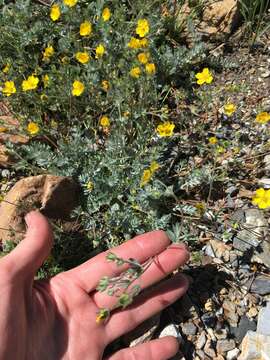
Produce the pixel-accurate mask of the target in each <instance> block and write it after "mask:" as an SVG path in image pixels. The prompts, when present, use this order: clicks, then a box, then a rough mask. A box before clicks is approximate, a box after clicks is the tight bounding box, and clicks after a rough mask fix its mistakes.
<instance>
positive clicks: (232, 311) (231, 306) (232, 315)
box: [223, 300, 239, 327]
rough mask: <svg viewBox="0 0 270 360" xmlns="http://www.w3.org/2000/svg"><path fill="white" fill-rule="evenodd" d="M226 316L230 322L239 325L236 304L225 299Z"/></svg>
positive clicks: (235, 325)
mask: <svg viewBox="0 0 270 360" xmlns="http://www.w3.org/2000/svg"><path fill="white" fill-rule="evenodd" d="M223 309H224V316H225V319H226V320H227V321H228V323H229V324H230V325H231V326H233V327H237V324H238V320H239V316H238V314H237V312H236V304H235V303H234V302H232V301H230V300H225V301H224V302H223Z"/></svg>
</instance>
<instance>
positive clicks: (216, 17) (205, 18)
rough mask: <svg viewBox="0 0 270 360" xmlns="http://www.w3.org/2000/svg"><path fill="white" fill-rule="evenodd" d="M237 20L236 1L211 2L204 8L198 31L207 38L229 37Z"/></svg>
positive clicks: (237, 5) (237, 4)
mask: <svg viewBox="0 0 270 360" xmlns="http://www.w3.org/2000/svg"><path fill="white" fill-rule="evenodd" d="M238 19H239V1H238V0H218V1H211V2H209V4H208V5H206V6H205V9H204V11H203V15H202V22H201V24H200V25H199V31H200V32H201V33H202V34H204V35H207V36H211V35H218V36H220V35H229V34H231V33H232V31H233V29H234V28H235V26H236V24H237V22H238Z"/></svg>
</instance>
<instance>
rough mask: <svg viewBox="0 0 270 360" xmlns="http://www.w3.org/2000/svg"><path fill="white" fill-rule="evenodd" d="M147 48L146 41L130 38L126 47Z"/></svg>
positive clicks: (144, 39)
mask: <svg viewBox="0 0 270 360" xmlns="http://www.w3.org/2000/svg"><path fill="white" fill-rule="evenodd" d="M147 46H148V39H146V38H143V39H136V38H135V37H132V38H131V39H130V41H129V43H128V47H129V48H131V49H143V48H147Z"/></svg>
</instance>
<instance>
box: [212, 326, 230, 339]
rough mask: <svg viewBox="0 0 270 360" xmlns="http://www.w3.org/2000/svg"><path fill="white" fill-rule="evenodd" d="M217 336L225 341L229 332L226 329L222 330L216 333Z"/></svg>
mask: <svg viewBox="0 0 270 360" xmlns="http://www.w3.org/2000/svg"><path fill="white" fill-rule="evenodd" d="M215 335H216V338H217V339H218V340H224V339H226V338H227V337H228V332H227V330H226V329H221V330H220V331H216V333H215Z"/></svg>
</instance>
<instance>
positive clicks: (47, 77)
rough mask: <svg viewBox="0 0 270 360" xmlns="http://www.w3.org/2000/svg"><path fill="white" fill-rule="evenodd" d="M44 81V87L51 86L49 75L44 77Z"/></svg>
mask: <svg viewBox="0 0 270 360" xmlns="http://www.w3.org/2000/svg"><path fill="white" fill-rule="evenodd" d="M42 81H43V84H44V87H45V88H46V87H47V86H48V85H49V81H50V78H49V75H48V74H45V75H43V76H42Z"/></svg>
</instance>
